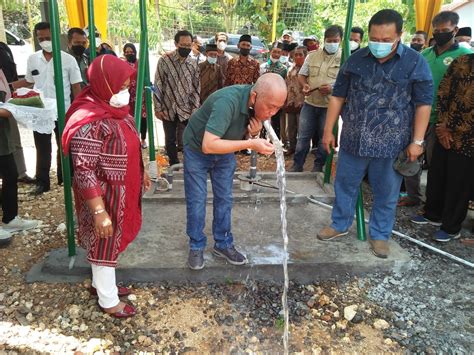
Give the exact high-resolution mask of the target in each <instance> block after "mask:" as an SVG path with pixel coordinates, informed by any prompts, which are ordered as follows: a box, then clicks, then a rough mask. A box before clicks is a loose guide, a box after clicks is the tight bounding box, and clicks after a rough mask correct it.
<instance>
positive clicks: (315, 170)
mask: <svg viewBox="0 0 474 355" xmlns="http://www.w3.org/2000/svg"><path fill="white" fill-rule="evenodd" d="M311 172H312V173H322V172H323V167H322V166H321V165H315V166H313V169H311Z"/></svg>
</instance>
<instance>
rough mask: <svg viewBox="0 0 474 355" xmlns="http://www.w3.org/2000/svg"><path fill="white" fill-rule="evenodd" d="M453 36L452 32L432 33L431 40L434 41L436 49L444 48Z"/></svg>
mask: <svg viewBox="0 0 474 355" xmlns="http://www.w3.org/2000/svg"><path fill="white" fill-rule="evenodd" d="M453 36H454V31H451V32H443V33H433V38H434V39H435V41H436V45H437V46H438V47H442V46H444V45H445V44H446V43H448V42H449V41H450V40H451V39H452V38H453Z"/></svg>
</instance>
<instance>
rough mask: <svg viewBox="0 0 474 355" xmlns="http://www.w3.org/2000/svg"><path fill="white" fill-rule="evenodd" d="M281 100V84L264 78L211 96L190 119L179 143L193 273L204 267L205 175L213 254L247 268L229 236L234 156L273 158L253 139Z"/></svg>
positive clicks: (272, 76) (270, 150)
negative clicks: (252, 153) (210, 202)
mask: <svg viewBox="0 0 474 355" xmlns="http://www.w3.org/2000/svg"><path fill="white" fill-rule="evenodd" d="M285 101H286V84H285V80H284V79H283V78H282V77H281V76H280V75H278V74H274V73H267V74H265V75H263V76H261V77H260V78H259V79H258V80H257V82H256V83H255V85H233V86H229V87H226V88H224V89H221V90H218V91H216V92H214V93H213V94H211V95H210V96H209V97H208V98H207V100H206V101H204V103H203V104H202V106H201V107H200V108H199V109H198V110H197V111H195V112H194V113H193V115H192V116H191V118H190V119H189V123H188V125H187V127H186V129H185V131H184V136H183V141H184V188H185V196H186V211H187V218H186V233H187V235H188V236H189V238H190V251H189V257H188V266H189V268H191V269H192V270H200V269H202V268H203V267H204V249H205V248H206V242H207V237H206V235H205V234H204V226H205V220H206V201H207V175H208V174H210V177H211V183H212V191H213V194H214V200H213V205H214V206H213V207H214V208H213V210H214V216H213V217H214V219H213V222H212V233H213V235H214V242H215V243H214V249H213V254H214V255H216V256H218V257H221V258H224V259H226V260H227V261H228V262H229V263H231V264H233V265H244V264H246V263H247V258H246V256H245V255H243V254H242V253H240V252H239V251H237V250H236V249H235V247H234V242H233V236H232V232H231V212H232V181H233V178H234V172H235V166H236V162H235V156H234V153H235V152H238V151H240V150H243V149H253V150H255V151H257V152H259V153H261V154H267V155H268V154H272V153H273V151H274V147H273V145H272V144H271V143H269V142H267V141H266V140H265V139H261V138H258V136H259V134H260V130H261V129H262V122H263V121H265V120H267V119H269V118H270V117H272V116H273V115H274V114H275V113H276V112H278V110H279V109H280V108H281V107H282V106H283V105H284V104H285Z"/></svg>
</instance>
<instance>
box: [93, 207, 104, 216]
mask: <svg viewBox="0 0 474 355" xmlns="http://www.w3.org/2000/svg"><path fill="white" fill-rule="evenodd" d="M104 212H105V209H104V208H101V209H100V210H97V211H94V216H95V215H97V214H101V213H104Z"/></svg>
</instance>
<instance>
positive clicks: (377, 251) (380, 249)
mask: <svg viewBox="0 0 474 355" xmlns="http://www.w3.org/2000/svg"><path fill="white" fill-rule="evenodd" d="M369 243H370V249H371V250H372V253H374V255H375V256H376V257H378V258H382V259H387V257H388V254H389V253H390V249H389V247H388V241H387V240H373V239H370V238H369Z"/></svg>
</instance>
